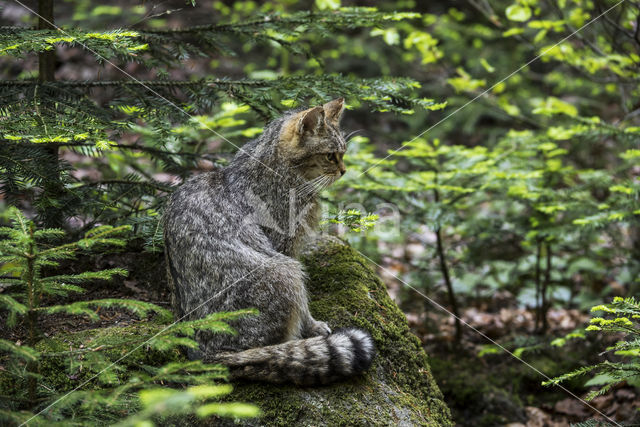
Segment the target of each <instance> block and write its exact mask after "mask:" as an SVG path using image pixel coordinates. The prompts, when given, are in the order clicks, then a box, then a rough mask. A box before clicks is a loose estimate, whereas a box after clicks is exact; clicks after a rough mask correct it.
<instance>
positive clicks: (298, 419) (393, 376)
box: [38, 239, 451, 426]
mask: <svg viewBox="0 0 640 427" xmlns="http://www.w3.org/2000/svg"><path fill="white" fill-rule="evenodd" d="M302 261H303V262H304V264H305V266H306V269H307V272H308V275H309V284H308V288H309V293H310V298H311V303H310V308H311V311H312V313H313V315H314V316H315V317H316V318H317V319H320V320H325V321H327V322H328V323H329V325H330V326H331V327H332V328H334V329H335V328H339V327H344V326H358V327H361V328H363V329H366V330H368V331H369V332H371V334H372V336H373V338H374V340H375V342H376V347H377V350H378V355H377V357H376V358H375V360H374V363H373V366H372V367H371V369H370V370H369V371H368V372H367V373H366V374H365V375H363V376H360V377H354V378H352V379H350V380H348V381H345V382H340V383H336V384H333V385H330V386H324V387H314V388H299V387H294V386H274V385H269V384H258V383H243V384H236V385H235V390H234V392H233V393H232V394H231V395H230V396H228V400H233V401H241V402H251V403H255V404H257V405H258V406H259V407H260V408H261V409H262V412H263V415H262V417H261V418H260V419H257V420H251V421H248V422H247V424H249V425H275V426H285V425H287V426H288V425H314V426H319V425H332V426H333V425H336V426H340V425H350V426H358V425H362V426H365V425H372V424H375V425H380V424H387V425H390V424H393V425H396V424H400V425H431V426H446V425H451V420H450V413H449V409H448V408H447V406H446V405H445V403H444V402H443V398H442V393H441V392H440V390H439V389H438V387H437V386H436V384H435V381H434V379H433V377H432V375H431V372H430V369H429V364H428V362H427V356H426V354H425V353H424V351H423V349H422V347H421V345H420V342H419V340H418V339H417V338H416V337H415V336H414V335H412V334H411V332H410V331H409V328H408V326H407V321H406V318H405V317H404V315H403V313H402V312H401V311H400V309H399V308H398V307H397V306H396V305H395V304H394V303H393V302H392V301H391V299H390V298H389V296H388V294H387V291H386V288H385V286H384V284H383V283H382V282H381V281H380V279H379V278H378V277H377V276H376V275H375V273H374V272H373V271H372V270H371V268H370V267H369V266H368V264H367V261H366V260H365V259H364V258H363V257H362V256H360V255H359V254H358V253H357V252H356V251H355V250H353V249H352V248H350V247H349V246H346V245H344V244H342V243H341V242H339V241H337V239H333V240H323V241H320V242H318V243H317V244H316V246H315V249H314V250H313V251H312V252H309V253H306V254H305V255H304V256H303V257H302ZM160 327H161V326H160V325H157V324H155V323H153V322H140V323H137V324H135V325H131V326H126V327H112V328H103V329H94V330H86V331H81V332H75V333H66V334H59V335H57V336H55V337H53V338H48V339H45V340H43V341H42V342H41V343H40V344H39V345H38V350H40V351H42V352H62V351H69V350H70V349H74V350H75V349H78V348H79V347H80V345H84V346H85V348H86V347H97V346H105V347H109V346H113V345H116V344H117V343H118V342H121V341H122V340H123V338H125V339H126V337H128V336H131V337H132V339H133V338H136V337H139V336H140V335H145V336H149V335H151V334H153V333H154V332H156V331H157V330H159V328H160ZM130 350H131V345H129V346H122V345H116V346H115V347H113V348H110V349H109V350H107V351H106V354H107V356H108V359H111V360H116V359H118V358H119V357H121V356H122V355H124V354H125V353H126V352H127V351H130ZM81 354H84V356H80V355H79V356H78V357H79V359H78V360H77V362H79V363H85V364H86V363H88V360H87V357H88V356H89V355H90V354H91V353H90V352H87V353H81ZM179 357H181V356H180V355H179V354H177V353H170V354H164V353H159V352H152V351H151V352H150V351H149V349H147V348H144V347H142V348H140V349H138V350H136V351H134V352H133V353H132V354H130V355H129V356H127V357H126V358H124V359H123V360H122V361H121V362H120V364H121V365H122V366H124V367H125V368H126V369H128V370H131V369H137V368H139V367H140V366H141V365H143V364H152V365H155V366H160V365H161V364H163V363H166V362H168V361H170V360H175V359H178V358H179ZM76 368H77V366H76ZM41 374H42V375H43V376H44V377H45V378H46V379H47V381H48V382H49V383H50V386H51V387H55V388H57V389H58V390H60V391H62V390H68V389H70V388H73V387H75V386H77V385H79V384H81V383H82V382H83V381H84V380H86V379H88V378H90V377H91V376H92V375H93V373H91V372H86V369H85V371H79V370H78V369H74V367H70V366H64V365H63V362H62V360H61V358H47V359H45V360H44V361H43V363H42V366H41ZM117 374H118V373H117ZM119 375H122V373H119ZM93 384H94V386H95V387H98V386H99V385H100V384H99V383H97V382H96V383H93ZM182 421H187V420H186V419H183V420H182ZM192 421H195V420H193V419H190V421H189V423H190V422H192ZM212 423H213V424H215V425H220V423H221V421H220V420H214V421H212ZM178 424H179V423H178Z"/></svg>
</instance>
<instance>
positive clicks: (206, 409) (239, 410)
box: [196, 403, 260, 418]
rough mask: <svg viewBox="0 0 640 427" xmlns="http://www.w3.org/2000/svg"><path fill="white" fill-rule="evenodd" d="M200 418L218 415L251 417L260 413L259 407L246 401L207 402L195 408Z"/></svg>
mask: <svg viewBox="0 0 640 427" xmlns="http://www.w3.org/2000/svg"><path fill="white" fill-rule="evenodd" d="M196 414H197V415H198V416H199V417H200V418H205V417H209V416H211V415H216V416H218V417H237V418H253V417H257V416H259V415H260V408H258V407H257V406H255V405H249V404H247V403H209V404H207V405H203V406H201V407H199V408H198V409H197V410H196Z"/></svg>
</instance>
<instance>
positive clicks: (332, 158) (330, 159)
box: [327, 153, 336, 162]
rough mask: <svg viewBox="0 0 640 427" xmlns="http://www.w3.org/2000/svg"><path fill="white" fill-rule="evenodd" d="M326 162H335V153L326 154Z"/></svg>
mask: <svg viewBox="0 0 640 427" xmlns="http://www.w3.org/2000/svg"><path fill="white" fill-rule="evenodd" d="M327 160H329V161H330V162H335V161H336V153H329V154H327Z"/></svg>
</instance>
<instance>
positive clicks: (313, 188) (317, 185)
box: [296, 175, 331, 197]
mask: <svg viewBox="0 0 640 427" xmlns="http://www.w3.org/2000/svg"><path fill="white" fill-rule="evenodd" d="M330 180H331V177H329V176H327V175H320V176H317V177H315V178H313V179H312V180H309V181H307V182H305V183H304V184H302V185H301V186H300V187H298V188H297V189H296V194H297V195H298V196H299V197H307V196H310V195H315V194H317V193H319V192H320V191H322V190H323V189H325V188H326V187H327V186H328V184H329V183H330V182H329V181H330Z"/></svg>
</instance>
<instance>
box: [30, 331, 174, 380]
mask: <svg viewBox="0 0 640 427" xmlns="http://www.w3.org/2000/svg"><path fill="white" fill-rule="evenodd" d="M163 327H164V325H161V324H159V323H155V322H153V321H148V322H138V323H135V324H133V325H130V326H123V327H110V328H99V329H87V330H83V331H78V332H72V333H60V334H57V335H56V336H54V337H52V338H45V339H43V340H41V341H40V342H39V343H38V344H36V350H38V351H39V352H40V353H41V354H43V355H45V356H44V357H42V358H41V361H40V373H41V374H42V375H43V382H42V383H43V385H45V386H46V387H47V388H49V389H55V390H58V391H67V390H70V389H73V388H74V387H77V386H78V385H80V384H82V383H83V382H85V381H86V380H88V379H90V378H91V377H93V376H94V375H95V374H96V373H97V372H99V371H101V370H102V369H104V368H106V367H107V366H108V365H109V364H111V362H112V361H116V360H118V359H119V358H121V357H122V356H123V355H125V354H127V352H129V351H131V350H132V349H133V348H135V346H137V345H139V344H140V342H141V341H142V338H143V337H151V336H153V335H154V334H155V333H157V332H158V331H160V330H161V328H163ZM91 348H100V349H101V351H100V352H92V351H85V350H87V349H91ZM68 352H75V353H74V354H73V356H72V357H68ZM59 353H67V354H66V355H65V356H67V357H59V356H56V354H59ZM179 359H183V356H182V355H181V354H180V352H179V351H177V350H174V351H169V352H160V351H156V350H153V349H151V348H150V347H149V346H145V345H143V346H140V348H138V349H135V350H134V351H132V352H131V353H129V354H127V357H125V358H123V359H122V360H121V361H120V362H118V365H119V366H121V367H122V368H123V369H121V370H114V368H110V369H109V370H108V371H106V372H105V373H104V374H103V375H101V376H99V377H98V378H97V379H96V380H95V381H93V382H91V383H89V384H88V385H87V386H88V387H95V388H98V387H100V385H101V384H103V383H104V382H105V381H109V379H117V380H122V379H124V378H125V377H128V376H129V374H130V373H131V372H130V371H132V370H137V369H140V368H141V367H142V366H144V365H151V366H161V365H163V364H165V363H168V362H171V361H176V360H179ZM89 367H91V369H89ZM127 371H128V372H127ZM113 373H115V378H114V377H113V376H111V375H110V374H113Z"/></svg>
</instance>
